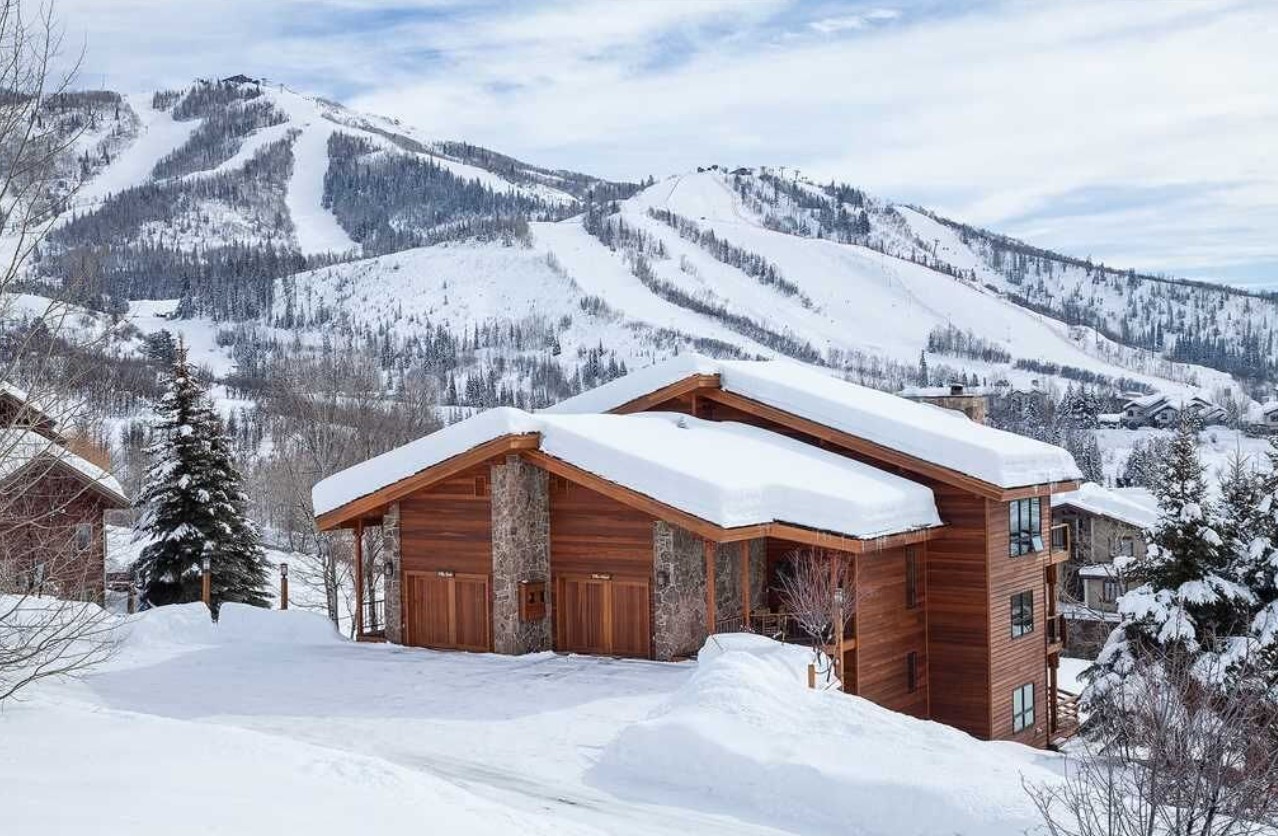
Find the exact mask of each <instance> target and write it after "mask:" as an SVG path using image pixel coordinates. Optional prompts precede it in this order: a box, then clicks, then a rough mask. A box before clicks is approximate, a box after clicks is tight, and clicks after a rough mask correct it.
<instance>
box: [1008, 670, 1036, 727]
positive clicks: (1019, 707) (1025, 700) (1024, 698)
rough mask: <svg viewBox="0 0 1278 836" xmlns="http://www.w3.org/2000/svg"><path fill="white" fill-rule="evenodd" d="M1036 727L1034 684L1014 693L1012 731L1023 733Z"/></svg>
mask: <svg viewBox="0 0 1278 836" xmlns="http://www.w3.org/2000/svg"><path fill="white" fill-rule="evenodd" d="M1032 725H1034V683H1033V682H1030V683H1028V684H1026V685H1022V686H1021V687H1019V688H1017V689H1016V690H1015V691H1013V692H1012V731H1013V732H1022V731H1025V730H1026V729H1028V728H1029V727H1030V726H1032Z"/></svg>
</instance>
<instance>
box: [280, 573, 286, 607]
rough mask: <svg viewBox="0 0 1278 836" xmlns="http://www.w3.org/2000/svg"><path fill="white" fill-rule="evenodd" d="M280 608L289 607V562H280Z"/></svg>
mask: <svg viewBox="0 0 1278 836" xmlns="http://www.w3.org/2000/svg"><path fill="white" fill-rule="evenodd" d="M280 609H281V610H286V609H288V564H287V563H281V564H280Z"/></svg>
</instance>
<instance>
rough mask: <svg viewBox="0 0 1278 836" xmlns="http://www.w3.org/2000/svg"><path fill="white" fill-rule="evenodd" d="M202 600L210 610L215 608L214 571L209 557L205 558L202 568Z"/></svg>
mask: <svg viewBox="0 0 1278 836" xmlns="http://www.w3.org/2000/svg"><path fill="white" fill-rule="evenodd" d="M200 600H201V601H203V602H204V606H206V607H208V608H209V610H210V611H212V609H213V571H212V567H211V566H210V565H209V559H208V558H207V557H206V558H204V563H203V565H202V567H201V570H200Z"/></svg>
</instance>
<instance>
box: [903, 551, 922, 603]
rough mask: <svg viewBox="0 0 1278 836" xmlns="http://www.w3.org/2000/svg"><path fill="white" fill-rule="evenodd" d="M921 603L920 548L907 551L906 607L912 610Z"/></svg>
mask: <svg viewBox="0 0 1278 836" xmlns="http://www.w3.org/2000/svg"><path fill="white" fill-rule="evenodd" d="M918 605H919V553H918V549H906V551H905V608H906V609H908V610H912V609H914V608H915V607H917V606H918Z"/></svg>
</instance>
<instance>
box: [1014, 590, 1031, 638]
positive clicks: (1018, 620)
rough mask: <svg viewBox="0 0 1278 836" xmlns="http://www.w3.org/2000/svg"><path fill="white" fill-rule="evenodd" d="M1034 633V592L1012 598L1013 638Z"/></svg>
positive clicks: (1017, 594) (1023, 593)
mask: <svg viewBox="0 0 1278 836" xmlns="http://www.w3.org/2000/svg"><path fill="white" fill-rule="evenodd" d="M1032 632H1034V591H1033V590H1029V591H1026V592H1018V593H1016V594H1015V595H1013V596H1012V638H1014V639H1016V638H1020V637H1021V636H1023V635H1025V634H1026V633H1032Z"/></svg>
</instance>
